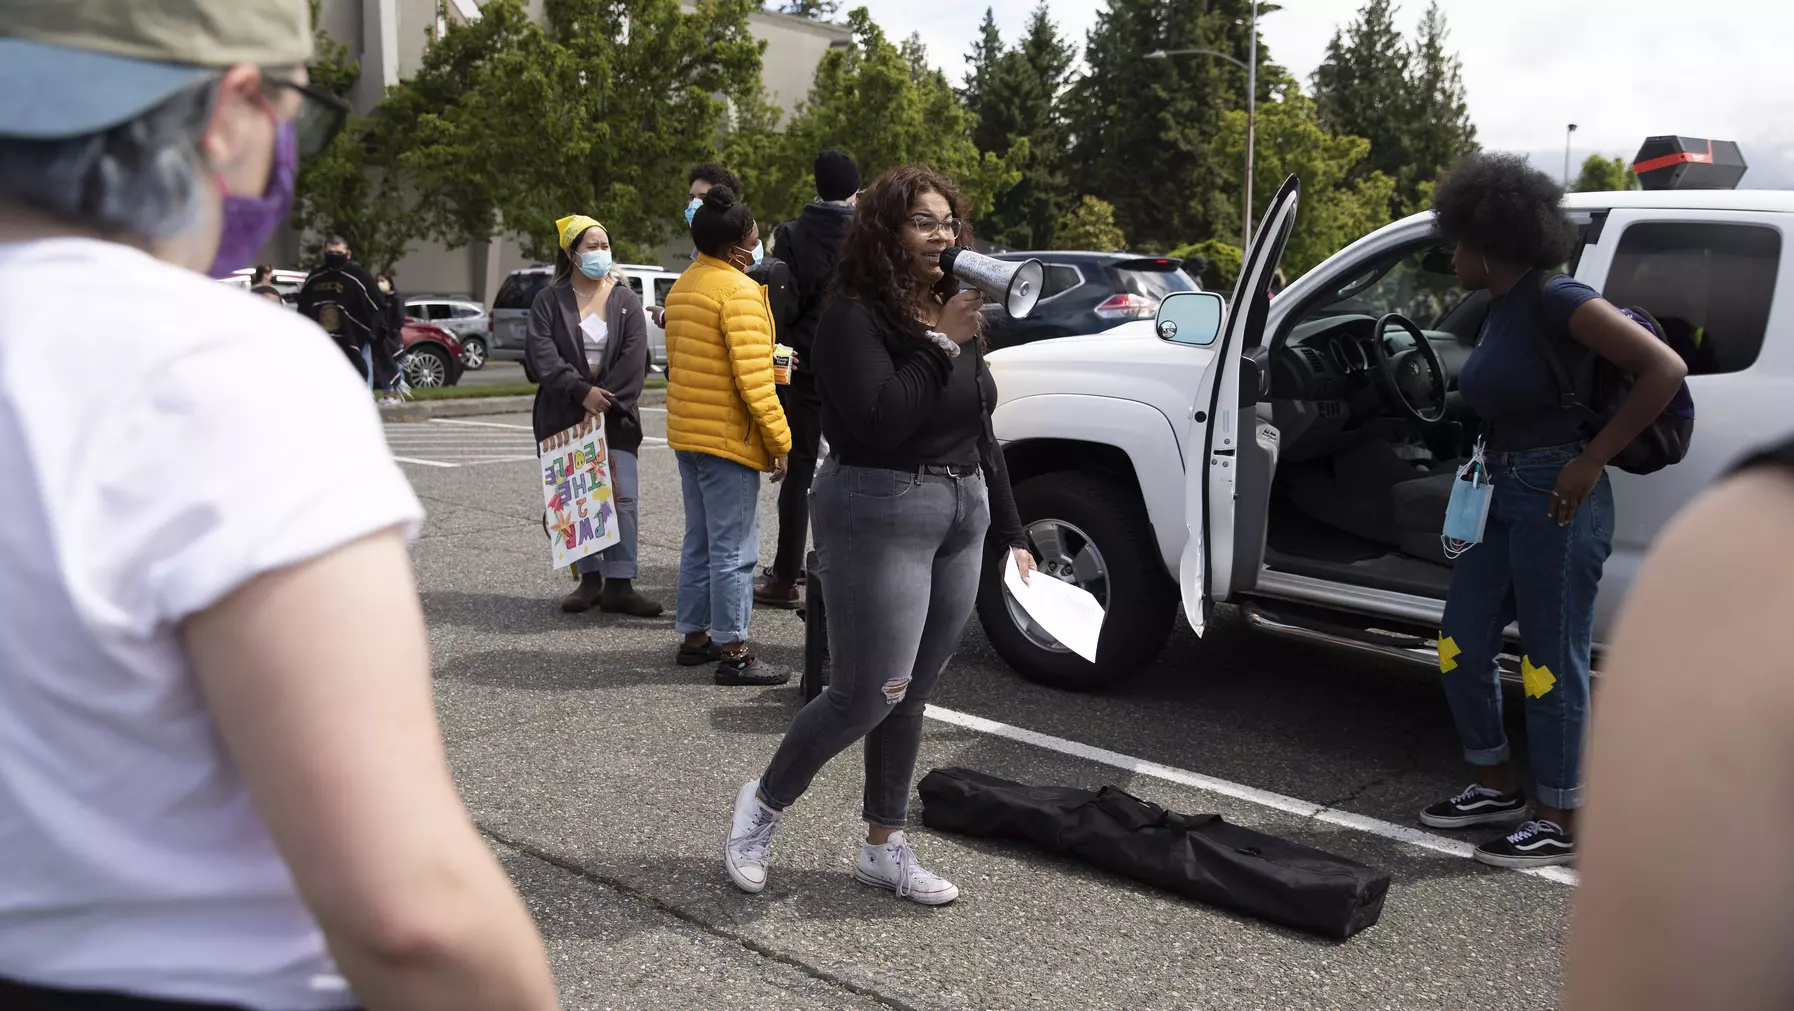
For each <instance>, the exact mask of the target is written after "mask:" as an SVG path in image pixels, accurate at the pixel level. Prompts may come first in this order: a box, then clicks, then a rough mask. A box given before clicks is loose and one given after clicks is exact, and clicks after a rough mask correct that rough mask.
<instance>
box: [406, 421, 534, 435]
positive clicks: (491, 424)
mask: <svg viewBox="0 0 1794 1011" xmlns="http://www.w3.org/2000/svg"><path fill="white" fill-rule="evenodd" d="M430 422H431V423H432V424H436V425H471V426H473V427H474V428H516V429H522V430H523V431H525V432H531V431H534V429H532V428H530V426H528V425H512V424H507V423H505V422H502V421H463V420H461V419H460V418H431V419H430Z"/></svg>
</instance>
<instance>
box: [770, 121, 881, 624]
mask: <svg viewBox="0 0 1794 1011" xmlns="http://www.w3.org/2000/svg"><path fill="white" fill-rule="evenodd" d="M859 189H860V167H859V165H857V164H856V163H855V162H854V160H853V159H852V158H849V157H848V156H847V155H844V154H842V153H841V152H839V151H824V152H822V153H821V154H819V155H817V156H816V200H815V201H814V202H813V203H811V204H810V205H809V206H808V207H805V208H804V210H803V213H802V214H800V215H798V218H797V220H796V221H791V222H787V223H785V224H783V225H780V226H779V227H778V228H777V229H775V230H774V231H773V240H772V255H773V256H774V257H776V258H777V259H779V260H782V261H783V262H785V263H787V264H789V265H790V267H791V282H792V289H793V291H794V294H795V295H796V299H795V301H796V303H797V304H796V321H795V322H794V323H793V324H792V326H791V335H790V336H789V337H786V336H784V335H783V334H781V335H780V337H779V340H780V342H781V343H784V344H788V345H790V346H791V347H792V349H793V350H795V351H796V352H797V362H796V365H795V367H794V368H793V369H792V372H791V382H789V383H788V384H786V385H784V386H781V387H779V402H780V403H781V404H783V405H784V408H785V418H786V420H788V421H789V422H790V423H791V457H790V470H789V472H788V473H787V474H786V475H785V483H784V484H783V485H781V486H780V488H779V549H778V554H776V555H775V556H774V557H773V562H772V567H771V568H770V569H767V570H766V572H765V574H764V576H765V578H763V579H762V580H761V581H760V584H759V585H758V586H755V587H754V600H755V601H757V602H759V603H762V604H771V605H773V606H775V607H796V606H797V600H798V592H797V585H798V584H799V583H801V582H802V581H803V571H804V538H805V536H806V535H807V534H808V533H809V529H810V481H811V478H812V477H813V476H814V474H815V472H816V451H817V447H818V440H819V438H820V437H821V434H822V426H821V409H822V401H821V400H820V399H819V398H818V396H817V393H816V376H815V373H814V372H812V371H811V368H810V351H811V348H812V347H813V346H814V345H815V341H816V328H817V325H818V324H819V323H820V322H821V321H822V313H823V310H824V309H826V308H827V299H826V298H825V296H826V295H827V293H828V286H829V278H830V277H831V276H832V275H833V274H834V270H835V261H836V260H837V259H839V258H840V255H841V243H842V240H844V239H845V238H846V237H847V226H848V225H849V224H850V223H852V221H853V208H854V202H855V201H856V200H857V199H858V198H859ZM775 296H776V293H775ZM773 309H774V311H775V314H776V311H777V309H778V300H777V298H776V297H775V298H774V301H773Z"/></svg>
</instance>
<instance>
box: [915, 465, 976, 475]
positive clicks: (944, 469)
mask: <svg viewBox="0 0 1794 1011" xmlns="http://www.w3.org/2000/svg"><path fill="white" fill-rule="evenodd" d="M977 470H978V468H977V467H968V466H966V465H965V464H963V463H925V464H923V465H922V466H920V467H917V468H916V476H917V477H922V476H924V475H930V474H931V475H933V476H935V477H955V478H957V477H971V476H972V474H973V473H974V472H976V471H977Z"/></svg>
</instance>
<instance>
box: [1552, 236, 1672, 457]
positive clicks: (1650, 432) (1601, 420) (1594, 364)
mask: <svg viewBox="0 0 1794 1011" xmlns="http://www.w3.org/2000/svg"><path fill="white" fill-rule="evenodd" d="M1549 277H1550V275H1548V274H1546V273H1544V272H1543V271H1540V272H1539V274H1538V278H1539V280H1538V285H1539V287H1540V288H1541V289H1543V288H1544V286H1545V282H1546V280H1548V279H1549ZM1533 304H1534V305H1535V306H1542V304H1543V303H1542V301H1535V302H1534V303H1533ZM1620 312H1622V313H1624V314H1625V315H1626V316H1627V317H1628V318H1629V319H1631V320H1632V321H1633V322H1634V323H1637V324H1638V325H1639V326H1641V327H1643V328H1645V329H1646V330H1649V331H1650V332H1651V334H1652V335H1653V336H1655V337H1656V338H1657V339H1658V340H1660V341H1662V342H1663V343H1665V344H1668V345H1669V347H1670V350H1672V351H1674V352H1675V353H1676V355H1677V356H1678V357H1680V358H1681V359H1682V361H1683V362H1685V363H1687V364H1688V365H1689V371H1690V372H1692V371H1693V355H1694V348H1692V347H1689V348H1682V347H1678V346H1677V343H1676V342H1675V341H1672V340H1670V339H1669V336H1668V334H1667V333H1666V332H1665V331H1664V329H1663V324H1661V323H1659V322H1657V317H1655V316H1652V315H1651V314H1650V313H1649V312H1647V311H1645V310H1644V309H1643V308H1642V307H1640V306H1636V305H1634V306H1627V307H1626V308H1624V309H1621V310H1620ZM1532 329H1533V337H1534V340H1536V341H1537V342H1538V347H1539V353H1540V354H1541V355H1544V356H1545V364H1546V365H1549V366H1550V367H1551V374H1552V376H1554V377H1555V378H1556V380H1557V398H1558V406H1559V407H1562V408H1563V409H1564V410H1566V411H1580V412H1582V413H1583V414H1585V415H1587V416H1588V417H1589V418H1591V419H1592V420H1593V421H1594V423H1595V427H1596V429H1597V430H1599V428H1600V427H1601V426H1602V425H1605V424H1607V422H1608V420H1609V419H1611V418H1612V417H1613V415H1614V413H1615V412H1616V411H1618V410H1619V409H1620V405H1621V404H1623V403H1625V402H1626V397H1627V395H1629V394H1630V393H1631V392H1632V383H1633V381H1634V378H1635V377H1634V376H1633V375H1632V374H1631V373H1629V372H1626V371H1624V370H1622V369H1621V368H1620V367H1619V366H1617V365H1615V364H1613V363H1612V362H1610V361H1608V360H1607V359H1605V358H1603V357H1601V356H1600V355H1598V354H1590V355H1589V356H1588V363H1587V365H1586V366H1584V368H1582V369H1581V370H1580V374H1579V375H1575V376H1572V375H1570V371H1569V370H1568V369H1566V368H1565V367H1564V362H1563V358H1562V357H1560V356H1559V355H1558V353H1557V349H1556V348H1554V347H1552V346H1551V340H1550V338H1549V334H1550V329H1548V323H1547V321H1546V320H1545V319H1544V317H1543V313H1539V314H1538V315H1537V318H1536V319H1535V320H1534V325H1533V328H1532ZM1578 390H1587V391H1589V397H1588V401H1587V402H1586V403H1585V402H1584V401H1582V400H1581V399H1579V398H1578V397H1577V395H1576V393H1577V391H1578ZM1693 441H1694V396H1693V394H1691V393H1689V392H1688V384H1687V383H1686V382H1684V383H1682V384H1681V386H1680V387H1679V388H1678V389H1677V390H1676V395H1675V396H1674V397H1672V398H1670V402H1669V405H1668V406H1666V407H1664V409H1663V411H1662V412H1661V413H1659V414H1658V415H1657V417H1656V419H1655V420H1653V421H1652V422H1651V423H1650V424H1649V425H1647V426H1645V430H1644V431H1642V432H1640V433H1638V436H1637V437H1636V438H1634V439H1633V440H1632V441H1631V442H1630V443H1628V444H1627V445H1626V448H1625V449H1622V450H1620V455H1618V456H1616V457H1614V458H1613V460H1612V463H1613V466H1615V467H1618V468H1619V469H1621V470H1623V471H1625V472H1627V473H1628V474H1654V473H1656V472H1657V471H1660V470H1662V469H1663V468H1665V467H1668V466H1670V465H1672V464H1677V463H1681V462H1682V458H1683V457H1685V456H1687V455H1688V445H1689V443H1691V442H1693Z"/></svg>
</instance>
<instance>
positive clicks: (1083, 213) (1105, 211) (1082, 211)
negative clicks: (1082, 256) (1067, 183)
mask: <svg viewBox="0 0 1794 1011" xmlns="http://www.w3.org/2000/svg"><path fill="white" fill-rule="evenodd" d="M1058 235H1059V246H1060V247H1061V248H1063V249H1088V250H1093V251H1095V252H1099V253H1110V252H1114V251H1116V250H1118V249H1126V248H1127V236H1125V235H1123V234H1122V232H1121V229H1120V228H1117V227H1116V226H1115V208H1114V206H1113V205H1111V204H1110V203H1108V202H1107V201H1105V200H1098V199H1097V198H1096V197H1093V196H1089V195H1088V194H1086V195H1085V196H1084V197H1082V198H1080V199H1079V200H1078V202H1077V203H1076V204H1073V205H1072V207H1071V209H1070V210H1068V211H1066V212H1065V216H1064V217H1063V218H1060V219H1059V230H1058Z"/></svg>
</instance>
